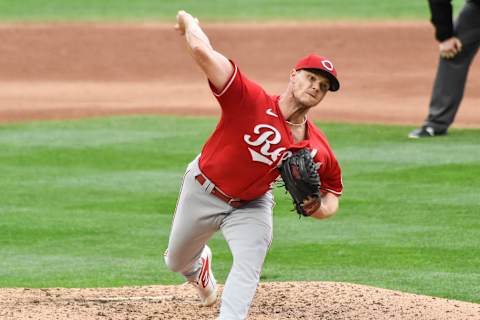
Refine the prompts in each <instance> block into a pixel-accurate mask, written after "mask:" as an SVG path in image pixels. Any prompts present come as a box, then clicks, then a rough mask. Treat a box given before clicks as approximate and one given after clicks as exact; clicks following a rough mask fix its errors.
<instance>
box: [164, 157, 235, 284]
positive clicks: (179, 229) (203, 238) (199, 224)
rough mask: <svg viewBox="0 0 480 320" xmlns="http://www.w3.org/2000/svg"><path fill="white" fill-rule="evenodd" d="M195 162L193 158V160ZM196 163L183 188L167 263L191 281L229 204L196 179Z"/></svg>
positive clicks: (166, 258) (189, 169)
mask: <svg viewBox="0 0 480 320" xmlns="http://www.w3.org/2000/svg"><path fill="white" fill-rule="evenodd" d="M192 163H193V162H192ZM197 174H198V167H197V166H196V163H195V164H194V165H192V164H190V165H189V168H188V169H187V172H186V174H185V177H184V180H183V184H182V187H181V190H180V195H179V199H178V202H177V208H176V210H175V215H174V218H173V223H172V229H171V232H170V238H169V243H168V249H167V250H166V252H165V263H166V265H167V266H168V268H169V269H170V270H172V271H174V272H179V273H181V274H182V275H184V276H185V278H186V279H187V280H189V281H191V280H193V278H195V274H196V273H197V271H198V270H199V269H200V266H201V261H200V255H201V253H202V250H203V248H204V246H205V244H206V243H207V241H208V240H209V239H210V237H211V236H212V235H213V234H214V233H215V232H216V231H217V230H218V229H219V227H220V224H221V221H222V219H223V217H224V216H225V215H224V214H223V212H224V211H225V210H229V207H228V205H226V204H225V203H223V202H221V201H220V200H218V199H216V198H214V197H212V196H211V195H210V194H208V193H206V192H205V190H203V189H202V187H201V186H200V185H199V184H198V183H197V181H196V180H195V175H197Z"/></svg>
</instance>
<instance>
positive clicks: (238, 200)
mask: <svg viewBox="0 0 480 320" xmlns="http://www.w3.org/2000/svg"><path fill="white" fill-rule="evenodd" d="M241 201H242V200H240V199H236V198H231V199H230V200H228V204H229V205H231V206H232V207H234V208H238V207H239V206H240V205H241ZM234 202H237V204H236V205H235V204H234Z"/></svg>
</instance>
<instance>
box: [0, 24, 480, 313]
mask: <svg viewBox="0 0 480 320" xmlns="http://www.w3.org/2000/svg"><path fill="white" fill-rule="evenodd" d="M205 29H206V30H207V32H208V33H209V34H210V36H211V39H212V42H213V44H214V46H215V47H216V48H218V49H219V50H220V51H222V52H224V53H225V54H226V55H227V56H229V57H232V58H233V59H234V60H235V61H236V62H237V63H238V65H239V66H240V67H241V69H242V70H243V71H244V72H245V73H246V74H248V75H249V76H250V77H251V78H252V79H254V80H256V81H258V82H259V83H262V84H263V85H264V86H265V88H266V89H267V90H269V91H270V92H272V93H278V92H281V91H282V90H283V89H284V86H285V85H286V81H287V77H288V71H289V70H290V68H291V67H292V65H293V64H294V63H295V60H296V59H297V58H298V57H300V56H303V55H305V54H307V53H309V52H317V53H321V54H324V55H326V56H329V57H331V59H332V60H333V61H334V62H335V63H336V66H337V69H338V72H339V77H340V81H341V84H342V88H341V90H340V91H339V92H338V93H335V94H329V95H328V96H327V98H326V100H325V101H324V102H323V103H322V105H321V107H320V108H318V110H314V112H313V116H314V118H316V119H319V120H325V121H350V122H369V123H396V124H412V125H418V124H420V123H421V121H422V120H423V118H424V116H425V113H426V108H427V107H426V106H427V103H428V99H429V93H430V90H431V85H432V79H433V76H434V73H435V67H436V62H437V61H436V60H437V57H436V56H437V54H436V44H435V42H434V40H433V31H432V28H431V27H430V25H429V24H428V23H368V24H367V23H356V24H349V23H328V24H302V25H298V24H285V25H277V24H264V25H228V26H225V25H219V24H214V25H207V26H205ZM0 39H1V41H0V70H1V72H0V122H10V121H30V120H34V119H65V118H80V117H87V116H103V115H112V114H178V115H183V114H188V115H212V114H218V107H217V105H216V103H215V100H214V99H213V98H212V96H211V95H210V94H209V92H208V88H207V86H206V83H205V81H204V79H203V77H202V75H201V74H200V72H199V70H198V69H197V68H196V67H195V66H194V65H193V63H192V62H191V61H190V59H189V57H188V56H187V54H186V53H185V51H184V50H183V43H182V41H181V39H179V37H178V36H177V35H176V34H175V32H174V31H173V30H172V28H171V26H165V25H152V24H143V25H91V24H90V25H0ZM477 60H478V58H477ZM479 88H480V64H479V63H478V61H475V62H474V64H473V66H472V69H471V71H470V77H469V82H468V85H467V88H466V93H465V99H464V102H463V105H462V107H461V109H460V112H459V114H458V117H457V120H456V122H455V126H457V127H480V108H479V107H478V106H479V105H480V90H479ZM217 312H218V305H216V306H214V307H213V308H199V307H197V306H196V298H195V293H194V291H193V290H192V288H190V287H187V286H152V287H138V288H116V289H0V318H1V319H212V318H213V317H214V315H215V314H216V313H217ZM479 315H480V305H478V304H471V303H465V302H459V301H453V300H444V299H439V298H432V297H426V296H419V295H413V294H405V293H400V292H395V291H389V290H383V289H377V288H372V287H366V286H359V285H351V284H340V283H324V282H310V283H307V282H299V283H262V284H261V285H260V287H259V289H258V292H257V295H256V297H255V300H254V304H253V306H252V309H251V313H250V318H249V319H480V316H479Z"/></svg>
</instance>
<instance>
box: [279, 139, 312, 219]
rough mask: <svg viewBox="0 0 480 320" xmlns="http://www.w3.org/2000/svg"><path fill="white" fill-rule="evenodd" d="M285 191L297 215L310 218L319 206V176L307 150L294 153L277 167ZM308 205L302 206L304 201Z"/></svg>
mask: <svg viewBox="0 0 480 320" xmlns="http://www.w3.org/2000/svg"><path fill="white" fill-rule="evenodd" d="M279 170H280V174H281V176H282V179H283V183H284V184H285V189H287V191H288V192H289V193H290V195H291V196H292V198H293V204H294V205H295V210H297V212H298V214H300V215H303V216H306V217H308V216H311V215H312V214H313V213H314V212H315V211H316V210H317V209H318V207H319V206H320V201H321V200H320V176H319V175H318V171H317V168H316V166H315V162H314V161H313V158H312V155H311V154H310V151H309V150H308V149H307V148H303V149H300V150H298V151H295V152H294V153H293V154H292V156H291V157H289V158H287V159H285V160H283V162H282V164H281V165H280V167H279ZM305 200H309V201H308V205H304V201H305Z"/></svg>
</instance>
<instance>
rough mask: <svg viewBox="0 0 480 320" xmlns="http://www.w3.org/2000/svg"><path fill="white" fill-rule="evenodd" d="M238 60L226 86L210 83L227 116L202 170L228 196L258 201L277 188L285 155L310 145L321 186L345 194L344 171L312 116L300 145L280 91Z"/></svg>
mask: <svg viewBox="0 0 480 320" xmlns="http://www.w3.org/2000/svg"><path fill="white" fill-rule="evenodd" d="M232 64H233V66H234V72H233V74H232V76H231V78H230V80H229V81H228V83H227V85H226V86H225V88H224V89H223V90H221V91H220V92H217V91H216V90H215V88H214V87H213V86H212V85H211V84H210V88H211V90H212V92H213V94H214V95H215V97H216V98H217V100H218V102H219V103H220V106H221V109H222V115H221V118H220V121H219V123H218V125H217V127H216V129H215V131H214V132H213V134H212V135H211V136H210V138H209V139H208V140H207V142H206V144H205V145H204V147H203V150H202V153H201V156H200V169H201V170H202V172H203V173H204V174H205V175H206V176H207V177H208V178H209V179H210V180H211V181H212V182H213V183H214V184H215V185H216V186H217V187H218V188H220V190H222V191H223V192H224V193H226V194H227V195H229V196H231V197H235V198H239V199H242V200H253V199H256V198H258V197H260V196H261V195H263V194H264V193H265V192H267V191H268V190H270V189H271V187H272V183H273V182H274V181H275V180H276V179H277V178H278V176H279V174H280V173H279V171H278V164H279V162H280V161H281V159H282V157H287V156H288V155H289V154H291V150H295V149H299V148H302V147H307V148H308V149H309V150H310V151H311V153H312V155H313V158H314V160H315V163H316V164H317V166H318V173H319V175H320V181H321V190H322V191H323V192H331V193H333V194H335V195H337V196H340V195H341V193H342V189H343V185H342V177H341V170H340V166H339V164H338V161H337V159H336V158H335V155H334V153H333V151H332V149H331V148H330V145H329V144H328V141H327V138H326V137H325V135H324V134H323V133H322V132H321V131H320V129H318V128H317V127H316V126H315V125H314V124H313V122H312V121H310V120H308V121H307V123H306V125H307V139H306V140H304V141H301V142H300V143H297V144H295V143H294V140H293V136H292V134H291V131H290V129H289V128H288V125H287V123H286V121H285V119H284V117H283V115H282V113H281V111H280V108H279V106H278V100H279V96H270V95H268V94H267V93H266V92H265V90H263V89H262V88H261V87H260V86H259V85H258V84H256V83H255V82H253V81H251V80H249V79H247V78H246V77H245V76H244V75H243V74H242V73H241V72H240V70H239V69H238V68H237V66H236V65H235V64H234V63H233V62H232Z"/></svg>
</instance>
